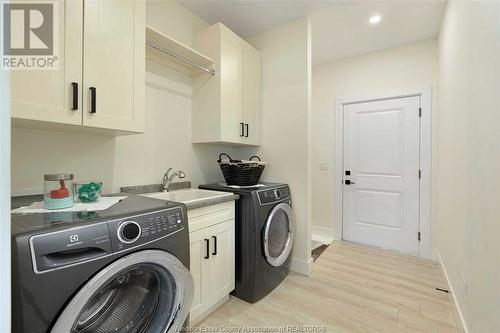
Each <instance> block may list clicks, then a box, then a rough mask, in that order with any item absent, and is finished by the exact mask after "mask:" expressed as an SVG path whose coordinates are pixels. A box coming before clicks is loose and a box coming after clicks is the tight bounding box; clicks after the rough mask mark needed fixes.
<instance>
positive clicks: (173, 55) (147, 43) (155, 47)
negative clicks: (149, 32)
mask: <svg viewBox="0 0 500 333" xmlns="http://www.w3.org/2000/svg"><path fill="white" fill-rule="evenodd" d="M146 45H147V46H150V47H152V48H153V49H155V50H158V51H160V52H162V53H165V54H167V55H169V56H171V57H172V58H175V59H177V60H179V61H182V62H183V63H186V64H188V65H190V66H193V67H195V68H198V69H199V70H201V71H204V72H206V73H208V74H210V75H215V70H214V69H208V68H205V67H203V66H200V65H198V64H195V63H194V62H192V61H189V60H188V59H185V58H183V57H181V56H178V55H177V54H175V53H173V52H170V51H168V50H165V49H164V48H162V47H160V46H158V45H156V44H154V43H151V42H149V41H146Z"/></svg>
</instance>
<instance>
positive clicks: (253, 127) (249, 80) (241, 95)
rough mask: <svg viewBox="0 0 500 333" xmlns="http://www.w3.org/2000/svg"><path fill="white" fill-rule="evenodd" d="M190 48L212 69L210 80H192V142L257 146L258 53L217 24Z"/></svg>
mask: <svg viewBox="0 0 500 333" xmlns="http://www.w3.org/2000/svg"><path fill="white" fill-rule="evenodd" d="M194 47H195V48H196V49H197V50H198V51H201V52H202V53H204V54H206V55H207V56H209V57H211V58H212V59H214V60H215V62H216V66H215V75H214V76H212V77H206V76H203V75H199V76H196V77H194V79H193V87H194V89H193V123H192V126H193V128H192V140H193V142H194V143H229V144H239V145H259V144H260V121H261V119H260V113H261V55H260V53H259V51H258V50H257V49H256V48H254V47H253V46H252V45H250V44H249V43H248V42H246V41H245V40H243V39H242V38H241V37H239V36H238V35H236V34H235V33H234V32H232V31H231V30H229V29H228V28H227V27H226V26H224V25H223V24H221V23H217V24H214V25H212V26H210V27H207V28H206V29H204V30H202V31H200V32H198V33H197V34H196V36H195V38H194Z"/></svg>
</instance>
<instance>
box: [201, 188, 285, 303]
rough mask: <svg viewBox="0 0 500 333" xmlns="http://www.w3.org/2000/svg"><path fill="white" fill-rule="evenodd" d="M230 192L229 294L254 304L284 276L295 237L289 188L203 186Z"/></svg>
mask: <svg viewBox="0 0 500 333" xmlns="http://www.w3.org/2000/svg"><path fill="white" fill-rule="evenodd" d="M200 188H203V189H207V190H215V191H225V192H233V193H235V194H238V195H239V196H240V198H239V199H238V200H237V202H236V217H235V219H236V223H235V224H236V228H235V231H236V233H235V244H236V274H235V289H234V291H233V292H232V295H234V296H236V297H238V298H241V299H243V300H245V301H247V302H250V303H254V302H257V301H258V300H260V299H262V298H263V297H265V296H266V295H268V294H269V293H270V292H271V291H273V290H274V289H275V288H276V287H277V286H278V285H279V284H280V283H281V282H282V281H283V279H284V278H285V277H286V276H287V274H288V272H289V268H290V260H291V251H292V246H293V240H294V237H295V231H294V230H295V227H294V216H293V210H292V198H291V194H290V188H289V187H288V185H286V184H275V183H261V184H259V185H257V186H247V187H239V186H228V185H225V184H209V185H202V186H200Z"/></svg>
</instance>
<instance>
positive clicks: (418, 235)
mask: <svg viewBox="0 0 500 333" xmlns="http://www.w3.org/2000/svg"><path fill="white" fill-rule="evenodd" d="M417 238H418V241H419V242H420V231H419V232H418V234H417Z"/></svg>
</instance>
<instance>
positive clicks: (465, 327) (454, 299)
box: [435, 250, 469, 333]
mask: <svg viewBox="0 0 500 333" xmlns="http://www.w3.org/2000/svg"><path fill="white" fill-rule="evenodd" d="M435 254H436V256H437V260H438V261H439V264H440V265H441V269H442V270H443V273H444V277H445V279H446V283H447V284H448V287H449V288H450V292H451V297H453V303H455V306H456V309H457V313H458V317H459V318H460V321H461V322H462V327H463V328H464V332H465V333H469V329H468V328H467V323H466V322H465V318H464V315H463V313H462V309H460V304H459V303H458V300H457V298H456V297H455V290H453V285H452V284H451V281H450V277H449V276H448V272H447V271H446V267H445V265H444V263H443V259H442V258H441V254H439V251H438V250H436V251H435Z"/></svg>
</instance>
